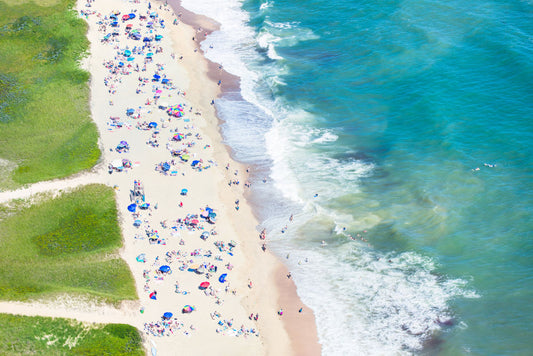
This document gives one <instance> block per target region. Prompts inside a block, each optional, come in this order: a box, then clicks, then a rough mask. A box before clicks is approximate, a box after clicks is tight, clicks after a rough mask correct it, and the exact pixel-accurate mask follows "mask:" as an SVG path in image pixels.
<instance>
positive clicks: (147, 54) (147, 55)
mask: <svg viewBox="0 0 533 356" xmlns="http://www.w3.org/2000/svg"><path fill="white" fill-rule="evenodd" d="M153 55H154V54H153V53H152V52H149V53H146V57H152V56H153Z"/></svg>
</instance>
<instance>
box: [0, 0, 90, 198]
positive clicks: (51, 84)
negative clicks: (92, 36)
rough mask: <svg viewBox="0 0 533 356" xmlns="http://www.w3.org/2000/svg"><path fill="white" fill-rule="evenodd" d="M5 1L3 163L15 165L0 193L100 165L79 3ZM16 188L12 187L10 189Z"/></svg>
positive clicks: (1, 23)
mask: <svg viewBox="0 0 533 356" xmlns="http://www.w3.org/2000/svg"><path fill="white" fill-rule="evenodd" d="M46 4H47V5H48V6H40V5H39V2H35V3H34V2H19V3H18V4H15V2H13V1H9V2H8V3H6V2H5V0H4V1H2V0H0V14H2V16H0V132H1V133H2V135H0V158H2V159H5V160H7V161H9V162H12V163H13V164H16V165H17V168H16V169H15V170H14V171H12V172H10V177H5V176H3V177H0V187H3V188H5V187H6V186H7V185H8V182H10V181H11V182H14V183H13V184H15V185H21V184H27V183H33V182H37V181H41V180H49V179H54V178H61V177H65V176H68V175H70V174H73V173H76V172H79V171H81V170H83V169H87V168H90V167H93V166H94V165H95V164H96V162H97V161H98V159H99V158H100V150H99V148H98V132H97V129H96V125H95V124H94V122H93V121H92V120H91V117H90V107H89V86H88V80H89V73H88V72H86V71H84V70H82V69H80V67H79V61H80V59H82V58H83V57H84V56H85V55H86V52H87V50H88V46H89V42H88V40H87V38H86V36H85V35H86V31H87V25H86V23H85V22H84V21H83V20H81V19H79V18H77V16H76V13H75V11H73V10H71V8H72V6H73V4H74V0H57V1H55V2H52V1H48V2H47V3H46ZM10 188H12V187H10Z"/></svg>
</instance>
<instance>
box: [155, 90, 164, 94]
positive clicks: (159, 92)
mask: <svg viewBox="0 0 533 356" xmlns="http://www.w3.org/2000/svg"><path fill="white" fill-rule="evenodd" d="M162 92H163V91H162V90H161V89H157V90H156V91H155V93H156V94H161V93H162Z"/></svg>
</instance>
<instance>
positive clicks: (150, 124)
mask: <svg viewBox="0 0 533 356" xmlns="http://www.w3.org/2000/svg"><path fill="white" fill-rule="evenodd" d="M148 127H152V128H154V129H155V128H156V127H157V122H154V121H152V122H150V123H149V124H148Z"/></svg>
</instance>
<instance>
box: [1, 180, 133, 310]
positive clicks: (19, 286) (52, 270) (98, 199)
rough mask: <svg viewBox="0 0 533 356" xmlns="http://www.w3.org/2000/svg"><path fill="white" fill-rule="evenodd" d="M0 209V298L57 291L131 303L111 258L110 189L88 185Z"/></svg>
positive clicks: (113, 220) (128, 285) (114, 237)
mask: <svg viewBox="0 0 533 356" xmlns="http://www.w3.org/2000/svg"><path fill="white" fill-rule="evenodd" d="M13 206H17V207H15V208H12V209H10V208H9V207H8V206H0V218H1V220H0V299H4V300H27V299H31V298H38V297H46V296H52V295H54V294H57V293H70V294H78V295H79V294H84V295H90V296H93V297H96V298H97V299H100V300H102V301H105V302H109V303H116V302H119V301H121V300H124V299H129V300H132V299H137V296H136V291H135V286H134V281H133V277H132V275H131V272H130V270H129V268H128V266H127V264H126V263H125V262H124V261H123V260H122V259H121V258H120V257H119V256H118V255H117V249H118V248H120V247H121V246H122V236H121V233H120V228H119V226H118V223H117V210H116V205H115V200H114V192H113V189H112V188H109V187H106V186H103V185H96V184H95V185H88V186H84V187H82V188H78V189H77V190H75V191H73V192H70V193H64V194H62V195H61V196H60V197H58V198H55V199H48V200H43V201H41V202H39V203H37V204H34V205H31V206H24V204H23V203H22V202H18V203H14V204H13Z"/></svg>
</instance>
